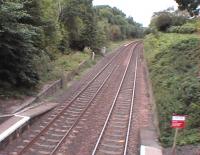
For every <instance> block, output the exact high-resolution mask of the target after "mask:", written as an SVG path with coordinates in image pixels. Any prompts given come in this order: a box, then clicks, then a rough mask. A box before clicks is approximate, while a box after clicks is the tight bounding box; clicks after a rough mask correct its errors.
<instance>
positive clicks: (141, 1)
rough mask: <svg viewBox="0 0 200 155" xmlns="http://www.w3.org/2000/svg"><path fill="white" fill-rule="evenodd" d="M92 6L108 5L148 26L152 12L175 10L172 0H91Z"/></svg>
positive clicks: (174, 3) (175, 5)
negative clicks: (172, 8)
mask: <svg viewBox="0 0 200 155" xmlns="http://www.w3.org/2000/svg"><path fill="white" fill-rule="evenodd" d="M93 4H94V5H110V6H112V7H114V6H115V7H117V8H118V9H120V10H122V11H123V12H124V13H125V14H126V15H127V16H132V17H133V19H134V20H135V21H136V22H138V23H141V24H143V26H148V25H149V23H150V20H151V17H152V15H153V13H154V12H158V11H162V10H165V9H167V8H169V7H174V8H175V9H177V4H176V2H175V1H174V0H93Z"/></svg>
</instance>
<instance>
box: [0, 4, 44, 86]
mask: <svg viewBox="0 0 200 155" xmlns="http://www.w3.org/2000/svg"><path fill="white" fill-rule="evenodd" d="M24 19H29V20H31V19H32V18H31V16H30V15H29V14H27V12H26V11H25V9H24V5H23V4H20V3H15V2H3V3H2V4H1V5H0V51H1V52H0V55H1V56H0V85H1V87H2V88H9V87H11V86H15V87H18V86H23V87H31V86H34V85H36V84H37V83H38V80H39V77H38V74H37V73H36V70H35V68H34V67H33V64H32V59H33V56H34V55H35V54H37V53H38V47H37V43H35V42H34V40H35V39H36V38H38V34H39V33H37V32H39V31H40V29H39V28H36V27H34V26H32V25H31V24H29V22H27V23H26V21H24Z"/></svg>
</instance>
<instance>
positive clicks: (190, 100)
mask: <svg viewBox="0 0 200 155" xmlns="http://www.w3.org/2000/svg"><path fill="white" fill-rule="evenodd" d="M199 42H200V38H199V37H198V36H195V35H182V34H162V33H160V34H159V36H154V35H148V36H147V37H146V39H145V56H146V58H147V60H148V64H149V69H150V75H151V79H152V84H153V90H154V95H155V100H156V104H157V107H158V114H159V126H160V131H161V137H160V140H161V142H162V143H163V145H165V146H169V145H172V140H173V131H172V129H171V127H170V121H171V116H172V114H173V113H178V114H186V115H188V118H187V128H186V129H185V130H184V131H181V132H180V133H181V134H180V137H179V140H178V143H179V144H180V145H183V144H194V143H198V142H200V138H195V136H196V137H198V136H199V134H198V132H195V133H192V132H191V130H193V131H194V130H195V131H196V130H198V129H199V128H200V117H199V115H200V102H199V101H200V79H199V77H198V73H199V65H200V63H199V62H200V61H199V60H200V48H199ZM184 133H185V134H187V136H186V137H184V136H183V135H184Z"/></svg>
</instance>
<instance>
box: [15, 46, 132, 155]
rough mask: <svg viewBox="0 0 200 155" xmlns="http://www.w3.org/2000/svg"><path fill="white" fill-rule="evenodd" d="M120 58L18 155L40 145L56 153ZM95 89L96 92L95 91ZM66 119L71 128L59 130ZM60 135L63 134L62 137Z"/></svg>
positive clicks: (108, 65) (46, 124)
mask: <svg viewBox="0 0 200 155" xmlns="http://www.w3.org/2000/svg"><path fill="white" fill-rule="evenodd" d="M131 46H132V45H130V46H128V47H127V48H126V49H127V50H128V49H129V48H130V47H131ZM120 57H122V55H121V52H119V53H117V54H116V55H115V56H114V57H113V58H112V59H111V60H110V61H109V62H108V63H107V64H106V65H105V66H104V67H103V68H102V69H101V70H100V71H99V72H98V73H97V74H96V76H95V77H94V78H93V79H92V80H91V81H89V82H88V83H87V84H86V86H85V87H84V88H83V89H82V90H81V91H79V93H78V94H77V95H76V96H75V97H74V98H73V99H72V100H71V101H70V103H69V104H68V105H67V106H65V105H62V106H60V107H59V108H58V112H59V114H58V115H55V116H52V118H49V120H50V121H49V122H45V123H44V127H43V128H42V130H41V131H39V133H38V134H37V135H36V136H34V137H33V138H32V139H31V140H30V141H28V143H27V144H26V145H25V146H24V148H22V149H21V150H20V151H19V152H18V153H17V154H18V155H22V154H26V153H28V151H31V150H33V149H32V146H34V145H39V146H40V147H41V148H46V149H48V150H53V151H51V154H53V153H54V152H56V150H57V149H58V148H59V146H60V144H62V141H64V139H65V138H66V136H67V135H68V133H69V132H70V131H71V130H72V128H73V126H75V125H76V123H77V122H78V118H79V117H81V116H82V115H83V114H84V112H85V111H86V110H87V108H88V107H89V105H90V103H91V102H92V100H93V99H94V98H95V96H96V94H97V93H98V92H99V91H100V89H101V88H102V87H103V85H104V84H105V83H106V81H107V79H109V77H110V76H111V74H112V73H113V72H114V71H115V70H117V68H118V65H117V63H116V62H118V61H119V60H118V61H116V60H117V58H118V59H119V58H120ZM113 63H114V64H115V65H114V64H113ZM102 77H104V78H102ZM95 81H96V82H97V83H99V84H98V85H95V84H93V86H91V84H92V83H95ZM94 89H95V90H96V91H94ZM86 90H87V91H86ZM87 97H88V98H87ZM75 101H77V105H76V107H74V106H73V104H74V102H75ZM72 103H73V104H72ZM80 103H81V104H80ZM86 103H88V104H86ZM77 107H79V109H77ZM80 111H81V112H80ZM70 115H71V116H73V117H76V118H73V119H75V120H72V118H71V117H70ZM58 118H62V119H58ZM66 118H69V119H67V122H68V123H69V124H68V125H69V126H67V125H64V126H63V127H64V128H62V129H59V126H58V125H59V122H62V121H64V120H66ZM66 129H67V130H66ZM37 132H38V131H37ZM60 133H62V135H61V134H60ZM46 134H47V135H48V136H49V135H50V136H49V137H51V138H50V139H46V137H45V136H46ZM48 136H47V137H48ZM55 137H59V140H56V138H55ZM47 141H48V143H54V144H53V145H47V144H45V142H47ZM38 150H39V149H38ZM44 150H45V149H44ZM40 153H41V154H49V152H47V151H46V152H45V151H43V150H41V151H40ZM28 154H29V153H28Z"/></svg>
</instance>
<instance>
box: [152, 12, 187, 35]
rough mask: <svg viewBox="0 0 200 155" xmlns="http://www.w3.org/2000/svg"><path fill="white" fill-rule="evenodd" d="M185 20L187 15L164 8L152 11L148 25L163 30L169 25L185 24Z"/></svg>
mask: <svg viewBox="0 0 200 155" xmlns="http://www.w3.org/2000/svg"><path fill="white" fill-rule="evenodd" d="M187 20H188V19H187V17H186V16H185V15H182V14H181V13H180V12H178V11H173V10H172V11H171V10H164V11H161V12H155V13H154V15H153V17H152V20H151V24H150V27H151V28H156V29H157V30H159V31H164V32H165V31H166V30H167V29H168V28H170V27H171V26H181V25H183V24H185V23H186V22H187Z"/></svg>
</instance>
